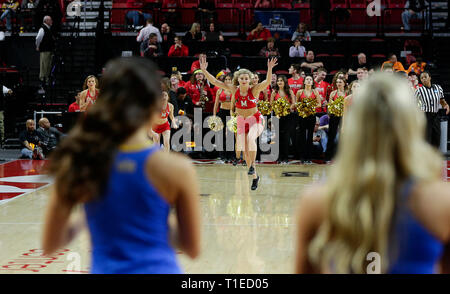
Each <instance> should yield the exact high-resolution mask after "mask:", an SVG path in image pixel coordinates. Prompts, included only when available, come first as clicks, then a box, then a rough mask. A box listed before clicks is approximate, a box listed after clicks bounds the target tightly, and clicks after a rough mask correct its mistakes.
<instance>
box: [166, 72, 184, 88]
mask: <svg viewBox="0 0 450 294" xmlns="http://www.w3.org/2000/svg"><path fill="white" fill-rule="evenodd" d="M170 78H171V83H172V88H174V89H178V88H179V87H184V85H185V84H186V82H185V81H183V76H182V75H181V72H179V71H177V70H175V71H172V75H171V76H170ZM175 78H176V79H177V81H175V80H174V81H172V79H175ZM177 83H178V87H176V86H175V84H177Z"/></svg>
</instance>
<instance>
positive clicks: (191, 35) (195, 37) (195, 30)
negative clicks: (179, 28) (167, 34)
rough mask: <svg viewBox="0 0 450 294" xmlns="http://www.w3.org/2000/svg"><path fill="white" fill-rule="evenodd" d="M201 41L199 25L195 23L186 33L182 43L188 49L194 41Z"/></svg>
mask: <svg viewBox="0 0 450 294" xmlns="http://www.w3.org/2000/svg"><path fill="white" fill-rule="evenodd" d="M202 39H203V36H202V32H201V28H200V24H199V23H197V22H194V23H193V24H192V26H191V29H190V30H189V31H188V32H186V34H185V35H184V38H183V43H184V44H186V45H187V46H188V47H190V45H191V44H192V42H195V41H201V40H202Z"/></svg>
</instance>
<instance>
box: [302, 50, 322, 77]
mask: <svg viewBox="0 0 450 294" xmlns="http://www.w3.org/2000/svg"><path fill="white" fill-rule="evenodd" d="M314 58H315V57H314V52H313V51H312V50H309V51H308V52H307V53H306V60H305V61H304V62H302V64H301V65H300V66H301V67H302V68H303V69H304V70H308V71H309V72H313V71H315V70H316V69H318V68H319V67H323V63H322V62H316V61H315V60H314Z"/></svg>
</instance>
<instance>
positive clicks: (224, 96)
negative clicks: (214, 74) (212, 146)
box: [213, 74, 234, 163]
mask: <svg viewBox="0 0 450 294" xmlns="http://www.w3.org/2000/svg"><path fill="white" fill-rule="evenodd" d="M223 82H224V83H225V84H226V85H231V84H232V83H233V75H231V74H226V75H225V78H224V79H223ZM232 96H233V93H231V92H230V91H228V90H224V89H221V88H218V90H217V93H216V99H215V101H214V111H213V115H214V116H216V114H218V116H219V117H220V119H221V120H222V122H223V125H224V130H223V132H222V138H223V141H222V142H223V148H224V149H223V151H220V152H219V154H220V157H221V159H222V160H224V161H225V162H228V161H229V160H231V157H232V155H231V156H230V152H228V151H226V138H227V135H226V133H227V132H228V129H227V127H226V125H227V115H230V110H231V97H232ZM219 104H220V109H219ZM217 110H219V111H217ZM233 163H234V162H233Z"/></svg>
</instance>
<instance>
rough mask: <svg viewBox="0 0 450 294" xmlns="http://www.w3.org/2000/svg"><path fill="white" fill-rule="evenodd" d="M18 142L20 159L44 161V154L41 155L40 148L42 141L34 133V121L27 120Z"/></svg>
mask: <svg viewBox="0 0 450 294" xmlns="http://www.w3.org/2000/svg"><path fill="white" fill-rule="evenodd" d="M19 141H20V143H21V144H22V150H21V155H22V158H28V159H44V154H43V153H42V149H41V147H40V145H41V141H42V140H41V137H40V136H39V134H38V132H37V131H36V127H35V122H34V120H32V119H29V120H27V122H26V130H24V131H23V132H22V133H20V135H19Z"/></svg>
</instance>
